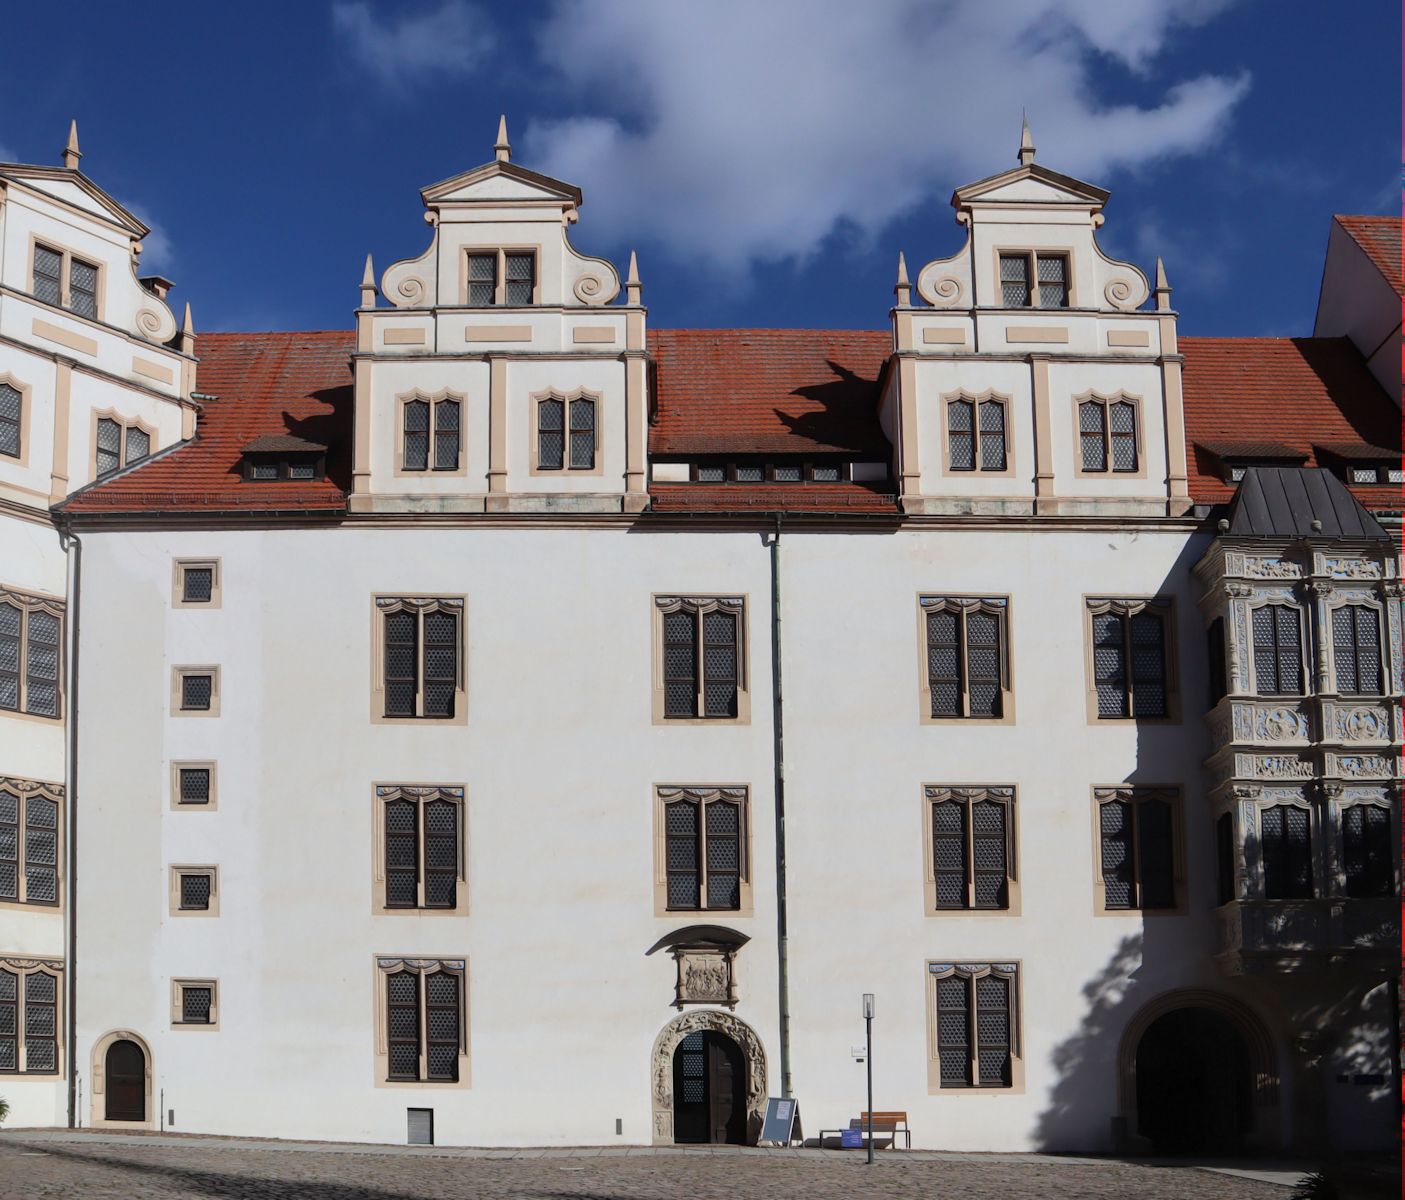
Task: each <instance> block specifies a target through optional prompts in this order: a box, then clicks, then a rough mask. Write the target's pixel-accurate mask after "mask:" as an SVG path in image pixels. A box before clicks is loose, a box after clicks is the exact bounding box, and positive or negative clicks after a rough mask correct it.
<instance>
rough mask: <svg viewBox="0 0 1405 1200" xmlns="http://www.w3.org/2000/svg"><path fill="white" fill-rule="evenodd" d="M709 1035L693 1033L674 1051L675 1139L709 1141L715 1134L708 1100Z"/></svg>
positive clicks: (691, 1141) (678, 1140) (685, 1141)
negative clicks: (713, 1133)
mask: <svg viewBox="0 0 1405 1200" xmlns="http://www.w3.org/2000/svg"><path fill="white" fill-rule="evenodd" d="M707 1038H708V1035H707V1034H706V1033H704V1032H701V1031H700V1032H698V1033H690V1034H689V1035H688V1036H687V1037H685V1038H684V1039H683V1040H682V1041H681V1042H679V1043H678V1049H676V1050H675V1051H674V1052H673V1140H674V1141H675V1142H684V1143H697V1142H708V1141H710V1140H711V1137H712V1125H711V1119H710V1115H709V1114H710V1112H711V1105H710V1104H709V1102H708V1094H707V1092H708V1086H707V1085H708V1069H707V1060H708V1048H707Z"/></svg>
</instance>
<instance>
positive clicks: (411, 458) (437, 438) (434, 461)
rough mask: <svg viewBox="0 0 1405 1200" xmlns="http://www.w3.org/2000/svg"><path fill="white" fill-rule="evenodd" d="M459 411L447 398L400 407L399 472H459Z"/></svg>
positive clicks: (456, 403)
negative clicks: (400, 470)
mask: <svg viewBox="0 0 1405 1200" xmlns="http://www.w3.org/2000/svg"><path fill="white" fill-rule="evenodd" d="M460 409H461V406H460V404H459V402H458V401H457V400H453V399H449V398H448V397H443V398H441V399H439V400H435V401H434V402H433V403H431V402H430V401H428V400H422V399H418V398H416V399H412V400H406V401H405V403H404V404H402V405H401V425H402V430H401V436H402V438H403V441H402V443H401V453H400V462H401V469H402V470H405V471H428V470H430V469H433V470H435V471H457V470H458V467H459V446H460V424H461V411H460ZM309 465H310V464H309ZM294 478H296V476H294ZM308 478H311V476H308Z"/></svg>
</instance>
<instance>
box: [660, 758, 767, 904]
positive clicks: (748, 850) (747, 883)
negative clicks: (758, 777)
mask: <svg viewBox="0 0 1405 1200" xmlns="http://www.w3.org/2000/svg"><path fill="white" fill-rule="evenodd" d="M653 799H654V804H653V808H654V916H656V917H678V916H681V915H685V914H688V913H693V914H699V915H704V916H706V915H708V914H722V915H727V916H732V917H750V916H753V915H754V913H755V904H754V897H753V894H752V865H753V857H752V831H751V824H752V823H751V807H752V806H751V787H750V785H748V784H745V783H707V784H673V783H660V784H655V785H654V789H653ZM679 801H686V802H688V803H692V804H696V805H698V806H699V809H700V810H702V811H703V812H705V811H706V806H707V805H708V804H734V805H736V806H738V807H739V808H740V809H741V814H740V831H741V834H740V838H739V850H740V862H739V864H738V882H737V907H736V908H709V907H707V905H706V903H705V901H706V898H707V883H706V871H705V869H704V870H703V871H702V872H700V876H699V884H698V895H699V898H700V900H702V901H703V902H704V903H702V904H701V905H700V906H699V907H697V908H673V907H670V906H669V903H668V830H667V812H666V811H665V810H666V807H667V805H669V804H675V803H678V802H679ZM698 827H699V829H700V830H703V828H704V823H703V822H702V821H700V822H699V826H698ZM699 843H700V845H699V858H700V860H702V859H705V857H706V849H705V846H706V834H705V832H704V834H703V836H702V837H700V838H699Z"/></svg>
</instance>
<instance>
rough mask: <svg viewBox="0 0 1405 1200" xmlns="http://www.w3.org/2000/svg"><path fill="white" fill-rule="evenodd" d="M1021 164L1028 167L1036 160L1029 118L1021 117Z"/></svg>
mask: <svg viewBox="0 0 1405 1200" xmlns="http://www.w3.org/2000/svg"><path fill="white" fill-rule="evenodd" d="M1020 124H1021V128H1020V166H1022V167H1027V166H1029V164H1030V163H1032V162H1033V161H1034V138H1033V137H1032V136H1031V135H1030V132H1029V118H1028V117H1021V118H1020Z"/></svg>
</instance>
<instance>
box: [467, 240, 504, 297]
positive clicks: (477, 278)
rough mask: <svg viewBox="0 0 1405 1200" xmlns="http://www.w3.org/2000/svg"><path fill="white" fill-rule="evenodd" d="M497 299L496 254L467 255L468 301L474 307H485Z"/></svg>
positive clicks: (494, 252)
mask: <svg viewBox="0 0 1405 1200" xmlns="http://www.w3.org/2000/svg"><path fill="white" fill-rule="evenodd" d="M497 299H498V254H497V251H496V250H494V251H492V252H490V253H488V254H470V255H469V256H468V302H469V304H470V305H471V306H473V307H474V308H486V307H487V306H488V305H491V304H496V303H497Z"/></svg>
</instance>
